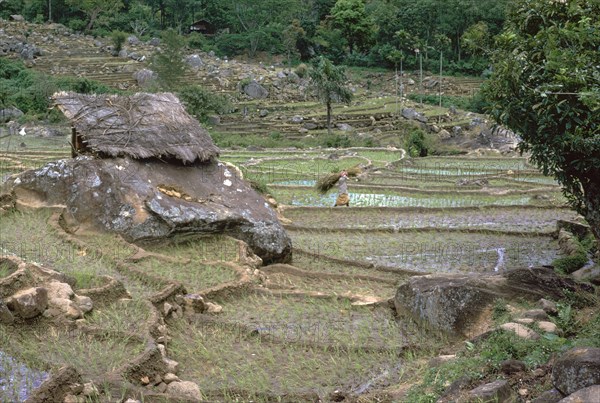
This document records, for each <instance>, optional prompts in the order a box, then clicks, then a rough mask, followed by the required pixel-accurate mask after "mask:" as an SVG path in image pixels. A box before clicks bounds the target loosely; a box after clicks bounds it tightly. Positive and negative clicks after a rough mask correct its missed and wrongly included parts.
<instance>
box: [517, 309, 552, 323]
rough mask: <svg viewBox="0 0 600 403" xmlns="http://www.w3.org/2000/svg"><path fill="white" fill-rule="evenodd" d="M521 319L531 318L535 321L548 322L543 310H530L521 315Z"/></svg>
mask: <svg viewBox="0 0 600 403" xmlns="http://www.w3.org/2000/svg"><path fill="white" fill-rule="evenodd" d="M521 317H523V318H531V319H535V320H548V314H547V313H546V312H544V310H543V309H531V310H529V311H525V312H523V313H522V314H521Z"/></svg>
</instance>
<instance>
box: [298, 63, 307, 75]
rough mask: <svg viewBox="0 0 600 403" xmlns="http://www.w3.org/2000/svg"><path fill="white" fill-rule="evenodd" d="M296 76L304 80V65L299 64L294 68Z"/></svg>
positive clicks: (305, 68)
mask: <svg viewBox="0 0 600 403" xmlns="http://www.w3.org/2000/svg"><path fill="white" fill-rule="evenodd" d="M295 71H296V74H297V75H298V77H300V78H304V77H305V76H306V75H307V74H308V66H307V65H306V64H305V63H300V64H299V65H298V66H296V70H295Z"/></svg>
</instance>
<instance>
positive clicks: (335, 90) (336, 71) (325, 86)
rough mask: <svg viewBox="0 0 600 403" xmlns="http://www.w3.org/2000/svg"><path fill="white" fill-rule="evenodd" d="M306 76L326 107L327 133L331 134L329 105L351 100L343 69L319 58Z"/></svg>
mask: <svg viewBox="0 0 600 403" xmlns="http://www.w3.org/2000/svg"><path fill="white" fill-rule="evenodd" d="M308 74H309V77H310V79H311V85H312V88H313V89H314V90H315V93H316V95H317V97H318V98H319V100H320V101H321V102H322V103H324V104H325V105H326V106H327V133H328V134H331V104H332V103H334V102H339V103H350V101H351V100H352V92H351V91H350V90H349V89H348V87H346V72H345V69H344V67H343V66H336V65H334V64H333V63H332V62H331V60H329V59H327V58H326V57H323V56H320V57H318V58H317V59H316V60H315V62H314V63H313V65H312V67H311V69H310V71H309V73H308Z"/></svg>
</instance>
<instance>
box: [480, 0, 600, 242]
mask: <svg viewBox="0 0 600 403" xmlns="http://www.w3.org/2000/svg"><path fill="white" fill-rule="evenodd" d="M511 4H512V5H511V8H510V10H509V15H508V22H507V24H506V27H505V30H504V32H503V33H502V34H501V35H500V36H499V37H498V38H497V40H496V45H495V49H496V51H495V52H494V56H493V61H494V64H493V70H494V72H493V75H492V77H491V79H490V80H489V81H488V83H487V85H486V88H485V93H486V96H487V97H488V98H489V99H490V101H491V103H492V107H491V111H490V112H491V114H492V115H493V117H494V118H495V119H496V120H497V121H498V122H499V123H502V124H504V125H506V126H507V127H509V128H511V129H512V130H513V131H515V132H517V133H519V134H520V135H521V137H522V139H523V142H522V143H521V144H520V148H521V150H522V151H527V152H529V153H531V160H532V161H533V162H534V163H535V164H536V165H538V166H539V167H540V168H541V169H542V171H543V172H544V174H547V175H552V176H554V177H555V178H556V179H557V180H558V182H559V183H560V184H561V185H562V188H563V191H564V193H565V195H566V196H567V198H568V200H569V202H570V204H571V206H572V207H574V208H575V209H577V211H578V212H579V213H581V214H582V215H584V216H585V217H586V219H587V221H588V222H589V223H590V225H591V227H592V231H593V232H594V235H595V237H596V239H600V213H599V211H600V185H598V177H600V124H598V116H599V115H598V110H599V108H600V85H599V82H600V75H599V70H598V67H597V66H598V65H600V52H598V48H599V46H600V19H598V18H593V17H592V16H597V15H599V14H600V2H598V1H595V0H572V1H568V2H560V1H545V0H519V1H515V2H513V3H511Z"/></svg>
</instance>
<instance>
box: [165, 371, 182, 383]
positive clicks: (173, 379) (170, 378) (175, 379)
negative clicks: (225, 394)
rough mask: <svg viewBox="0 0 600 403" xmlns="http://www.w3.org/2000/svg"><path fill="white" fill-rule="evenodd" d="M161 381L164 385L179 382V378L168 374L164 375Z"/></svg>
mask: <svg viewBox="0 0 600 403" xmlns="http://www.w3.org/2000/svg"><path fill="white" fill-rule="evenodd" d="M163 381H165V382H166V383H171V382H179V377H178V376H177V375H175V374H172V373H170V372H169V373H168V374H165V376H163Z"/></svg>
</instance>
